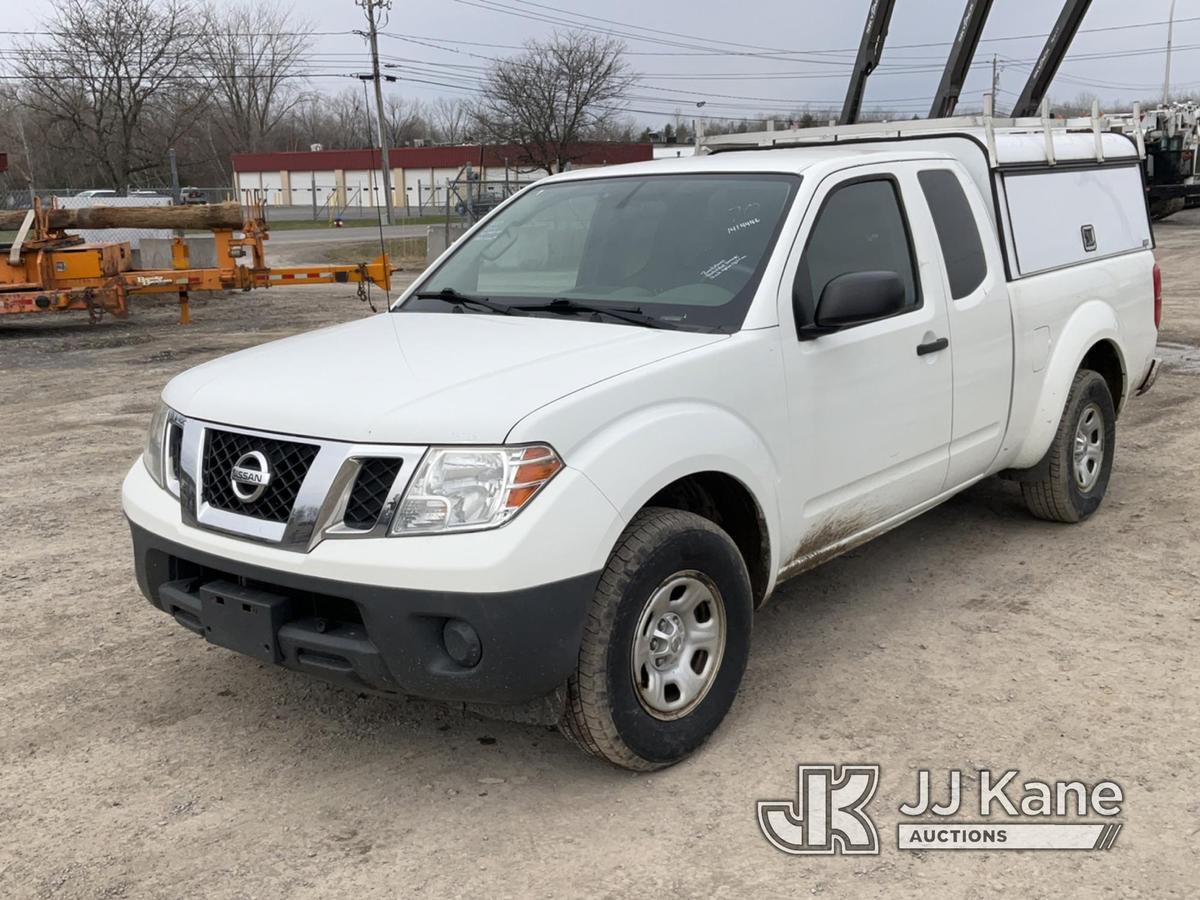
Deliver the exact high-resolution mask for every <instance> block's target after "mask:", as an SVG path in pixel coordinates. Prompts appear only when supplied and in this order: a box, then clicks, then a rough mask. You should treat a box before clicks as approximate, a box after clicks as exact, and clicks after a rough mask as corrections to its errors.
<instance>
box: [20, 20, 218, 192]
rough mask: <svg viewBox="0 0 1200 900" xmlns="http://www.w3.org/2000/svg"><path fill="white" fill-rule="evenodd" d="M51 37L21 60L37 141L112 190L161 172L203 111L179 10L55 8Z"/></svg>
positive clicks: (191, 32) (191, 30)
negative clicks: (71, 158) (38, 127)
mask: <svg viewBox="0 0 1200 900" xmlns="http://www.w3.org/2000/svg"><path fill="white" fill-rule="evenodd" d="M54 10H55V12H54V15H53V17H52V18H51V20H50V22H49V26H48V29H49V37H48V38H46V39H45V40H42V41H35V42H34V43H32V44H31V45H29V46H28V47H26V48H24V49H22V50H21V51H19V53H18V57H17V63H16V69H17V74H18V75H19V76H20V77H22V79H23V80H24V84H25V92H24V99H25V102H26V103H27V105H28V106H29V108H30V109H31V110H33V111H34V112H36V113H37V114H38V115H39V116H40V117H41V119H42V120H43V121H44V123H45V124H46V131H45V132H44V133H43V134H42V135H39V137H40V138H41V139H42V140H43V141H45V142H46V143H47V144H48V145H49V146H50V147H61V148H64V149H65V150H67V151H69V152H70V153H72V154H74V155H76V158H78V159H80V160H81V161H82V162H84V163H85V164H87V165H88V167H89V168H90V169H91V171H92V172H94V174H95V177H96V178H98V179H99V180H100V181H102V182H104V183H107V184H108V185H110V186H111V187H113V188H117V189H123V188H125V187H127V186H128V185H129V184H130V183H131V180H132V178H133V177H134V176H135V175H137V174H138V173H141V172H145V171H147V170H149V169H153V168H157V167H158V166H160V165H161V163H162V161H163V158H164V157H165V155H166V151H167V148H168V147H170V146H171V145H172V144H173V143H174V140H175V138H176V137H178V136H179V135H180V134H181V133H182V131H183V130H185V129H186V128H187V127H188V126H189V125H190V124H191V122H192V120H193V119H194V118H195V114H196V111H197V109H198V108H199V107H200V106H201V105H203V104H204V103H205V101H206V95H205V92H204V91H203V90H200V89H198V84H197V80H198V79H199V78H200V73H199V72H198V67H197V57H198V54H197V49H198V45H199V42H200V33H199V30H198V29H197V27H196V22H195V17H194V13H193V10H192V8H191V7H190V6H189V5H188V4H187V2H186V0H55V5H54Z"/></svg>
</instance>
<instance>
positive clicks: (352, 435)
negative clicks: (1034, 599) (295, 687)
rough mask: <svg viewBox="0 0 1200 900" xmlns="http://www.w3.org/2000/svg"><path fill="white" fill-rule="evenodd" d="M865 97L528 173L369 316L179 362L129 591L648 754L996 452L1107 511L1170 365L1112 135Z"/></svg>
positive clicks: (636, 757)
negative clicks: (1033, 127)
mask: <svg viewBox="0 0 1200 900" xmlns="http://www.w3.org/2000/svg"><path fill="white" fill-rule="evenodd" d="M883 127H886V128H888V129H890V131H889V132H887V133H884V132H882V131H881V132H879V133H878V134H876V135H872V134H871V133H870V132H869V129H864V128H863V127H861V126H860V127H859V128H857V129H852V131H853V137H854V138H855V140H852V141H849V142H847V143H840V142H839V143H837V144H832V143H822V142H821V141H822V138H821V137H820V135H818V136H817V137H814V138H805V137H804V135H800V136H797V137H796V138H795V140H796V141H797V142H798V143H799V146H795V147H790V148H776V149H750V150H746V151H743V152H719V153H715V154H712V155H704V156H697V157H694V158H691V159H671V160H663V161H658V162H653V163H643V164H636V165H632V166H621V167H614V168H607V169H600V170H580V171H575V172H569V173H565V174H562V175H557V176H554V177H551V178H547V179H545V180H542V181H540V182H538V183H537V184H536V185H534V186H532V187H530V188H528V189H526V190H525V191H523V192H521V193H520V194H518V195H517V196H516V197H515V198H511V199H509V200H507V201H506V202H505V203H504V204H502V205H501V206H500V207H498V208H497V209H496V210H495V211H494V212H493V213H492V214H491V215H489V216H488V217H487V218H485V219H484V220H482V221H481V222H480V223H479V224H478V225H477V226H476V227H475V228H474V229H473V230H472V231H470V232H469V233H468V234H467V235H466V236H465V237H464V238H463V239H461V240H459V241H458V242H457V243H456V244H455V245H454V246H453V247H452V248H451V249H450V250H449V251H448V252H447V253H446V254H444V255H443V256H442V257H441V258H440V259H439V260H437V262H436V263H434V265H432V266H431V267H430V268H429V270H428V271H427V272H426V273H425V274H424V275H423V276H422V277H420V278H419V279H418V280H417V282H416V284H415V285H414V286H413V287H412V288H411V289H410V290H409V291H408V292H407V293H406V294H405V295H404V296H403V297H401V298H400V299H399V301H398V302H397V303H396V304H395V305H394V306H393V308H392V309H390V310H389V311H388V312H387V313H386V314H381V315H378V316H375V317H371V318H368V319H365V320H360V321H355V322H351V323H349V324H345V325H341V326H338V327H335V328H328V329H324V330H321V331H317V332H313V333H311V334H305V335H300V336H297V337H292V338H289V339H286V340H282V341H278V342H275V343H270V344H266V345H264V346H260V347H257V348H254V349H251V350H245V351H242V352H240V353H236V354H233V355H232V356H229V357H226V358H223V359H219V360H216V361H213V362H210V363H207V364H205V365H202V366H200V367H198V368H195V369H192V370H191V371H188V372H185V373H183V374H181V375H179V376H178V377H176V378H175V379H173V380H172V381H171V382H170V383H169V384H168V385H167V386H166V389H165V390H164V392H163V395H162V405H161V407H160V408H159V410H158V412H157V413H156V414H155V416H154V419H153V423H152V425H151V429H150V434H149V440H148V443H147V447H146V451H145V453H144V455H143V457H142V459H141V460H139V461H138V462H137V463H136V464H135V465H134V466H133V468H132V469H131V470H130V472H129V475H128V477H127V478H126V480H125V484H124V494H123V496H124V509H125V513H126V515H127V516H128V519H129V521H130V525H131V528H132V533H133V545H134V554H135V562H136V570H137V578H138V582H139V584H140V586H141V589H142V591H143V592H144V593H145V595H146V596H147V597H148V598H149V599H150V602H151V603H152V604H154V606H156V607H158V608H159V609H160V610H162V611H163V612H165V613H167V614H169V615H171V616H173V617H174V618H175V620H176V621H177V622H178V623H179V624H181V625H183V626H184V627H186V628H189V629H191V630H192V631H194V632H196V633H197V634H199V635H202V636H203V637H204V638H205V639H206V640H208V641H209V642H211V643H214V644H218V645H221V646H223V647H227V648H231V649H233V650H236V651H240V652H242V653H245V654H248V655H250V656H252V657H254V658H256V659H259V660H262V661H265V662H269V663H278V664H280V665H283V666H286V667H288V668H291V669H296V670H299V671H302V672H307V673H309V674H312V675H315V676H317V677H320V678H324V679H327V680H329V681H332V682H336V683H338V684H342V685H345V686H347V687H349V688H352V689H354V690H373V691H378V692H383V693H387V694H412V695H420V696H423V697H431V698H439V699H442V700H447V701H454V702H463V703H469V704H473V705H476V706H478V707H480V708H485V709H492V710H493V711H497V712H501V711H502V713H503V714H504V715H512V716H514V717H515V716H517V715H522V716H525V717H527V718H528V717H535V718H537V719H539V720H541V721H548V722H556V723H558V724H559V726H560V728H561V730H562V731H563V732H564V733H565V734H566V735H567V736H569V737H570V738H571V739H572V740H573V741H574V742H575V743H577V744H578V745H579V746H580V747H581V748H583V749H584V750H586V751H587V752H589V753H592V754H595V755H597V756H600V757H602V758H604V759H607V760H609V761H611V762H613V763H615V764H617V765H619V766H624V767H627V768H630V769H635V770H646V769H654V768H657V767H661V766H665V765H669V764H671V763H674V762H676V761H678V760H680V759H682V758H683V757H685V756H687V755H688V754H689V753H691V752H692V751H694V750H696V749H697V748H698V747H699V746H700V745H701V744H702V742H703V741H704V740H705V739H706V738H708V736H709V735H710V734H712V733H713V731H714V730H715V729H716V728H717V726H718V725H719V723H720V722H721V721H722V719H723V718H724V717H725V715H726V713H727V711H728V710H729V708H730V705H731V704H732V703H733V700H734V697H735V695H736V693H737V691H738V687H739V684H740V682H741V680H742V675H743V671H744V670H745V668H746V664H747V660H748V658H749V653H750V647H751V633H752V630H753V625H754V618H755V612H756V610H758V609H760V608H761V607H762V606H763V604H765V603H766V602H767V601H768V600H769V599H770V597H771V596H772V594H773V593H774V592H775V591H776V589H777V587H778V586H779V585H780V584H781V583H782V582H783V581H784V580H786V579H788V578H790V577H792V576H794V575H797V574H799V573H800V572H803V571H805V570H807V569H809V568H811V567H813V566H815V565H818V564H820V563H821V562H823V561H825V560H828V559H830V558H831V557H833V556H836V555H837V554H839V553H841V552H844V551H846V550H847V549H849V548H852V547H855V546H857V545H859V544H862V543H863V542H865V541H867V540H869V539H871V538H873V537H875V536H877V535H879V534H882V533H883V532H885V531H888V530H889V529H891V528H894V527H896V526H897V525H900V524H901V523H903V522H906V521H908V520H909V519H912V518H913V517H914V516H916V515H918V514H919V513H921V512H923V511H925V510H928V509H930V508H932V507H933V506H935V505H937V504H939V503H941V502H942V501H944V500H946V499H947V498H949V497H951V496H953V495H955V494H957V493H959V492H960V491H962V490H963V489H965V488H967V487H969V486H971V485H973V484H975V483H976V482H978V481H979V480H980V479H983V478H987V477H989V476H993V475H997V474H1004V475H1005V476H1006V477H1008V478H1011V479H1014V480H1015V481H1017V482H1018V483H1019V484H1020V489H1021V491H1022V494H1023V496H1024V499H1025V502H1026V504H1027V505H1028V507H1029V510H1030V511H1031V512H1032V514H1033V515H1035V516H1037V517H1039V518H1042V519H1046V520H1050V521H1055V522H1064V523H1072V522H1079V521H1081V520H1084V519H1086V518H1088V517H1089V516H1092V515H1093V514H1095V513H1096V511H1097V509H1098V508H1099V507H1100V505H1101V501H1102V500H1103V498H1104V495H1105V492H1106V489H1107V487H1108V482H1109V477H1110V474H1111V468H1112V464H1113V458H1114V452H1115V449H1116V438H1117V417H1118V415H1119V414H1120V413H1121V412H1122V411H1123V410H1124V409H1125V408H1126V405H1127V404H1128V403H1129V401H1130V399H1131V398H1132V397H1133V396H1134V395H1135V394H1138V393H1141V392H1143V391H1145V390H1148V389H1149V388H1150V386H1151V385H1152V383H1153V381H1154V378H1155V375H1156V373H1157V371H1158V368H1157V361H1156V359H1155V357H1154V348H1155V343H1156V335H1157V328H1158V324H1159V317H1160V312H1161V287H1160V279H1159V274H1158V267H1157V266H1156V264H1155V261H1154V255H1153V252H1152V247H1153V239H1152V235H1151V229H1150V224H1149V221H1148V218H1147V213H1146V206H1145V201H1144V194H1143V183H1142V175H1141V169H1140V167H1139V164H1138V159H1137V155H1136V151H1135V149H1134V147H1133V145H1132V143H1131V142H1130V141H1128V140H1127V139H1126V138H1124V137H1123V136H1120V135H1116V134H1104V135H1100V136H1096V135H1094V134H1092V133H1091V132H1090V131H1089V132H1087V133H1084V134H1073V133H1068V132H1065V131H1064V132H1063V133H1059V134H1054V135H1052V136H1050V137H1049V140H1051V141H1052V142H1053V146H1054V151H1055V152H1054V158H1053V159H1048V158H1046V156H1044V155H1042V154H1044V153H1045V147H1046V146H1047V143H1046V141H1047V137H1046V136H1044V135H1041V134H1027V133H1023V132H1018V131H1015V130H1013V131H1011V132H1010V131H1006V130H1003V129H1001V130H999V132H998V133H994V135H993V132H992V131H991V130H990V129H988V130H986V131H985V129H984V128H983V127H982V126H981V127H979V128H973V127H967V126H962V128H961V129H960V130H958V131H955V130H953V129H954V128H957V127H958V126H953V127H952V126H944V127H943V128H942V130H940V131H938V130H936V129H933V128H932V127H927V128H926V130H924V131H922V130H920V129H919V127H917V125H916V123H914V126H912V127H908V126H904V127H901V126H895V125H893V126H883ZM840 136H841V135H839V134H835V135H834V137H840ZM761 139H762V141H764V142H767V141H772V140H782V138H781V136H780V133H778V132H776V133H774V134H773V135H767V136H763V137H762V138H761ZM739 140H741V138H739ZM746 140H747V141H749V142H751V143H753V141H754V140H755V138H753V137H751V138H747V139H746ZM1098 148H1099V150H1100V151H1101V152H1098ZM1047 540H1048V541H1050V542H1052V540H1053V538H1052V534H1051V533H1049V532H1048V533H1047ZM1051 548H1052V543H1051V544H1049V546H1048V552H1050V549H1051ZM968 565H969V561H966V560H964V566H968ZM831 652H834V651H833V648H831ZM804 664H805V661H803V660H799V661H797V666H799V667H801V668H803V666H804ZM863 677H864V678H869V677H870V672H869V670H864V672H863ZM802 680H803V679H802V676H801V681H802ZM847 715H850V716H852V715H853V711H850V712H848V713H847Z"/></svg>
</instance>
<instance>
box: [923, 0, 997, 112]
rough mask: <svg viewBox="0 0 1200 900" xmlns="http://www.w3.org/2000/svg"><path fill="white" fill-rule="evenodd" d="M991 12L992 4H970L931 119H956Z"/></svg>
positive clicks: (975, 0) (978, 0) (977, 0)
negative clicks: (956, 111) (969, 73)
mask: <svg viewBox="0 0 1200 900" xmlns="http://www.w3.org/2000/svg"><path fill="white" fill-rule="evenodd" d="M991 11H992V0H967V8H966V9H965V10H964V11H963V17H962V22H961V23H960V24H959V26H958V33H957V34H956V35H955V36H954V46H953V47H952V48H951V49H950V58H949V59H947V60H946V70H945V71H944V72H942V81H941V84H939V85H938V89H937V96H935V97H934V98H933V106H931V107H930V109H929V118H931V119H945V118H948V117H949V116H952V115H954V108H955V107H956V106H958V98H959V95H960V94H962V89H963V82H965V81H966V80H967V73H968V72H969V71H970V69H971V62H972V61H973V60H974V59H975V51H976V49H977V48H978V47H979V39H980V37H982V36H983V26H984V25H985V24H986V23H987V18H988V14H989V13H990V12H991Z"/></svg>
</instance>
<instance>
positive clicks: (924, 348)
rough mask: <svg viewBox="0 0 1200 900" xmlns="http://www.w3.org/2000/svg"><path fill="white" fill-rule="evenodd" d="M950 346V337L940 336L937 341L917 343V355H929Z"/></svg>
mask: <svg viewBox="0 0 1200 900" xmlns="http://www.w3.org/2000/svg"><path fill="white" fill-rule="evenodd" d="M949 346H950V338H938V339H937V340H936V341H930V342H929V343H928V344H917V356H928V355H929V354H930V353H938V352H939V351H941V350H945V349H946V348H947V347H949Z"/></svg>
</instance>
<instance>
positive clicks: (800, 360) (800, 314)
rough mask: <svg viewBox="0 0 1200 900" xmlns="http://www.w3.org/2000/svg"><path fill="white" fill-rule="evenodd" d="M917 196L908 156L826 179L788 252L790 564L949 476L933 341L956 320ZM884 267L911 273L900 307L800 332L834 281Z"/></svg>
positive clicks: (947, 372) (944, 381)
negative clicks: (917, 220)
mask: <svg viewBox="0 0 1200 900" xmlns="http://www.w3.org/2000/svg"><path fill="white" fill-rule="evenodd" d="M914 193H915V196H914ZM919 193H920V187H919V185H918V182H917V179H916V169H915V167H914V166H913V165H912V164H909V163H902V164H894V163H893V164H889V165H887V166H863V167H857V168H854V169H851V170H847V171H844V172H840V173H838V174H835V175H831V176H829V177H827V178H826V179H825V180H824V181H823V182H822V183H821V184H820V185H819V186H818V188H817V191H816V195H815V196H814V198H813V201H812V204H811V206H810V212H809V215H808V216H807V217H806V221H805V224H804V225H803V226H802V228H801V231H800V234H799V236H798V240H797V242H796V246H795V248H794V249H793V251H792V253H793V258H792V259H790V260H789V263H788V268H787V270H786V273H785V279H784V285H783V291H782V296H781V298H780V321H781V324H782V329H783V333H782V334H781V340H782V346H783V354H784V363H785V367H786V376H787V382H786V383H787V392H788V410H789V415H790V419H791V421H790V428H791V435H792V441H791V446H790V447H789V455H790V457H791V462H792V466H793V470H792V483H791V485H790V486H789V489H788V490H787V491H786V492H785V497H786V500H787V502H786V503H785V513H784V514H785V516H788V517H789V522H788V525H789V526H790V527H789V528H788V532H789V533H790V534H794V535H796V536H797V538H798V544H799V546H798V548H797V549H795V550H794V551H793V553H792V555H793V559H794V561H797V562H798V561H800V560H801V559H803V557H805V556H806V555H808V554H810V553H813V552H816V551H818V550H821V549H823V548H824V547H827V546H829V545H831V544H835V543H837V542H838V541H840V540H842V539H844V538H847V537H850V536H851V535H852V534H854V533H856V532H858V531H861V530H863V529H865V528H869V527H871V526H872V525H875V524H878V523H881V522H884V521H886V520H887V519H889V518H892V517H893V516H895V515H897V514H899V513H903V512H905V511H907V510H909V509H911V508H912V507H914V506H917V505H919V504H921V503H923V502H925V501H927V500H929V499H931V498H932V497H935V496H936V495H937V494H938V493H939V492H940V491H941V489H942V485H943V483H944V482H945V480H946V471H947V465H948V460H949V451H948V445H949V442H950V433H951V391H952V375H951V367H950V357H949V354H948V353H947V352H945V350H940V349H931V348H935V347H940V346H941V345H940V341H942V339H945V338H947V337H948V332H949V323H948V320H947V313H946V306H945V301H944V296H943V289H942V278H943V274H942V270H941V261H940V258H939V256H938V255H937V248H936V238H935V237H934V236H933V235H932V232H931V230H929V227H928V225H927V224H926V226H925V229H926V233H924V234H922V233H921V232H922V229H921V228H914V223H913V222H912V221H911V220H910V218H909V214H908V207H909V206H910V205H911V203H912V201H913V200H914V199H915V200H916V201H917V202H918V203H921V202H922V201H921V200H920V197H919ZM814 211H815V212H814ZM923 221H924V222H926V223H927V222H928V216H927V215H926V216H925V217H924V219H923ZM876 271H888V272H895V273H896V274H897V275H899V276H900V278H901V280H902V281H903V282H904V283H905V285H906V292H907V297H906V303H905V306H904V308H903V309H901V310H900V311H899V312H898V313H896V314H893V315H890V316H887V317H884V318H881V319H877V320H875V321H870V322H865V323H863V324H859V325H855V326H853V327H848V328H844V329H842V330H840V331H837V332H835V333H833V334H826V335H822V336H820V337H816V338H813V339H804V335H803V333H802V329H800V328H799V326H803V325H804V324H807V323H811V322H812V321H813V320H814V315H815V310H816V306H817V304H818V302H819V300H820V297H821V292H822V290H823V289H824V287H825V286H826V285H827V284H828V283H829V282H830V281H831V280H833V279H834V278H836V277H837V276H839V275H843V274H846V273H849V272H876Z"/></svg>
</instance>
